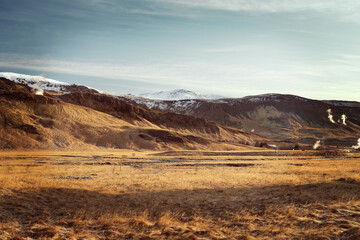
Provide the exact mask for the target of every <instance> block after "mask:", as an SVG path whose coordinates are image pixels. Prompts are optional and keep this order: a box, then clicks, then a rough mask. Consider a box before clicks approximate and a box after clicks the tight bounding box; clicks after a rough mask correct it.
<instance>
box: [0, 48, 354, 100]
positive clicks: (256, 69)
mask: <svg viewBox="0 0 360 240" xmlns="http://www.w3.org/2000/svg"><path fill="white" fill-rule="evenodd" d="M209 54H210V53H209ZM0 67H1V68H3V69H4V71H5V70H7V69H20V70H21V69H23V70H31V71H38V72H40V73H41V72H54V73H64V74H72V75H79V76H89V77H98V78H101V79H104V78H106V79H110V80H112V81H116V80H129V81H136V82H143V83H151V84H153V83H156V84H158V85H167V86H174V87H176V88H187V89H190V90H195V91H199V90H201V91H206V92H209V93H216V94H222V95H227V96H234V97H240V96H244V95H252V94H261V93H265V92H278V93H288V94H296V95H302V96H304V97H310V98H315V99H321V98H323V99H343V100H346V99H347V100H360V99H359V98H358V94H357V92H356V89H358V86H359V84H358V83H357V80H356V78H354V79H349V80H344V81H343V82H342V83H341V84H340V83H339V81H338V79H345V78H343V76H346V72H347V71H349V70H348V69H346V67H347V66H343V65H341V64H339V63H337V62H328V63H326V64H325V65H322V66H320V65H319V64H318V63H314V62H309V63H307V64H306V63H297V62H295V63H287V62H281V61H280V62H278V63H273V64H272V65H269V66H265V65H262V64H260V65H256V64H252V63H246V62H229V61H226V62H222V61H221V60H219V61H207V62H204V61H201V60H199V59H198V60H191V61H190V60H184V59H182V60H176V59H166V61H161V60H160V59H157V60H154V59H153V58H151V59H150V60H146V59H142V60H139V61H136V62H126V61H120V60H119V61H115V60H114V61H103V60H101V59H99V60H94V61H90V60H81V61H79V60H77V61H65V60H61V59H53V58H51V57H36V56H31V55H16V54H0ZM353 68H355V66H352V67H351V69H353ZM337 72H340V73H339V74H337ZM324 79H326V80H324ZM59 80H61V79H59ZM69 83H71V82H69ZM325 83H326V84H325ZM344 83H346V84H344ZM84 84H86V83H84ZM157 90H159V89H157ZM345 92H346V95H344V93H345Z"/></svg>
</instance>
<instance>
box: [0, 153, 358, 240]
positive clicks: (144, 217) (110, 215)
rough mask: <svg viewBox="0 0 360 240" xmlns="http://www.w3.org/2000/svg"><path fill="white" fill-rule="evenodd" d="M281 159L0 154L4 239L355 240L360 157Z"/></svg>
mask: <svg viewBox="0 0 360 240" xmlns="http://www.w3.org/2000/svg"><path fill="white" fill-rule="evenodd" d="M192 153H193V154H192ZM276 153H277V154H274V151H260V152H251V151H249V152H246V154H244V152H207V153H205V152H204V153H203V154H199V152H188V151H186V152H176V153H174V152H171V153H159V152H134V151H111V152H107V151H104V152H93V153H88V152H34V151H26V152H0V173H1V174H0V239H11V238H12V239H359V238H360V222H359V219H360V176H359V173H360V164H359V157H360V155H357V154H352V155H347V156H345V157H343V158H323V157H319V156H306V154H304V153H303V152H301V154H299V155H300V156H296V154H294V153H293V152H292V151H277V152H276ZM309 155H312V154H309Z"/></svg>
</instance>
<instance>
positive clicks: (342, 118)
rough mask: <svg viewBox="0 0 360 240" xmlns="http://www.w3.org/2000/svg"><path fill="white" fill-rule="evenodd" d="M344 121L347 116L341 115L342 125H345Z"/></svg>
mask: <svg viewBox="0 0 360 240" xmlns="http://www.w3.org/2000/svg"><path fill="white" fill-rule="evenodd" d="M346 119H347V116H346V115H345V114H343V115H341V120H342V123H343V124H344V125H347V124H346Z"/></svg>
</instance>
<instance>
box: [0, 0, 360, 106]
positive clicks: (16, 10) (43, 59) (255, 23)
mask: <svg viewBox="0 0 360 240" xmlns="http://www.w3.org/2000/svg"><path fill="white" fill-rule="evenodd" d="M0 3H1V7H0V31H1V38H0V71H7V72H8V71H11V72H17V73H24V74H30V75H40V74H43V75H45V76H46V77H48V78H53V79H56V80H59V81H63V82H68V83H76V84H82V85H87V86H91V87H94V88H97V89H100V90H104V91H107V92H111V93H115V94H127V93H132V94H140V93H147V92H157V91H161V90H173V89H180V88H182V89H187V90H193V91H196V92H200V93H211V94H218V95H223V96H226V97H243V96H248V95H256V94H264V93H283V94H295V95H300V96H303V97H308V98H313V99H338V100H354V101H360V94H359V92H360V91H359V90H360V81H359V79H360V1H358V0H71V1H65V0H32V1H29V0H0Z"/></svg>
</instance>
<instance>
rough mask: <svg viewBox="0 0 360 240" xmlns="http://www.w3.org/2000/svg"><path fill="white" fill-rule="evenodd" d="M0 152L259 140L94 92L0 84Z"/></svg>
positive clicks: (221, 145)
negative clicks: (38, 89)
mask: <svg viewBox="0 0 360 240" xmlns="http://www.w3.org/2000/svg"><path fill="white" fill-rule="evenodd" d="M0 103H1V105H0V134H1V135H0V148H6V149H12V148H57V147H66V148H93V147H108V148H129V149H154V150H156V149H219V150H220V149H236V148H243V147H245V146H243V145H241V144H239V142H244V143H245V142H249V143H252V142H254V141H255V140H259V139H260V140H261V139H263V138H261V137H259V136H257V135H255V134H249V133H246V132H243V131H238V130H234V129H227V128H222V127H220V126H218V125H216V124H214V123H211V122H208V121H206V120H203V119H199V118H195V117H189V116H182V115H179V114H174V113H161V112H158V111H153V110H147V109H145V108H142V107H138V106H134V105H132V104H129V103H127V102H126V101H124V100H122V99H117V98H115V97H112V96H106V95H102V94H99V93H71V94H66V95H54V94H50V93H49V92H45V94H44V96H39V95H35V94H34V92H33V89H31V88H29V87H27V86H25V85H22V84H16V83H13V82H11V81H9V80H6V79H0Z"/></svg>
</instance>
